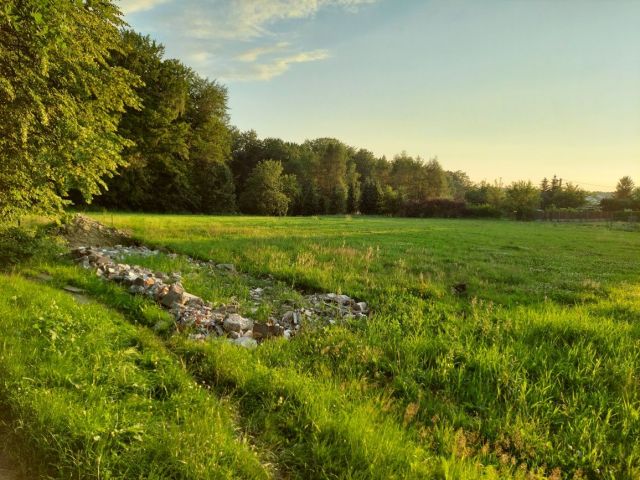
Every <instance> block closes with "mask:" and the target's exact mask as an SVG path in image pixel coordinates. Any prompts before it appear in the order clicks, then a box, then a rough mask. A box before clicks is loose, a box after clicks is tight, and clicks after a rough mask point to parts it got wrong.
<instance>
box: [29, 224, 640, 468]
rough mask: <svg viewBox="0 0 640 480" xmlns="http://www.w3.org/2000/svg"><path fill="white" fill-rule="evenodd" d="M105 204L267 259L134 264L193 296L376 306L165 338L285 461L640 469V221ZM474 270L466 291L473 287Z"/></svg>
mask: <svg viewBox="0 0 640 480" xmlns="http://www.w3.org/2000/svg"><path fill="white" fill-rule="evenodd" d="M97 218H100V219H101V220H103V221H105V223H107V224H110V223H111V222H112V221H113V223H114V225H115V226H117V227H121V228H126V229H131V230H132V231H133V233H134V234H135V235H136V236H137V237H138V238H140V239H142V240H144V241H145V242H147V243H149V244H154V245H162V246H168V247H170V248H171V249H173V250H176V251H179V252H183V253H188V254H190V255H193V256H196V257H200V258H203V259H213V260H215V261H217V262H225V263H227V262H228V263H235V264H236V265H237V266H238V267H239V268H240V270H241V271H244V272H249V273H250V274H253V275H244V274H239V275H230V274H226V273H223V272H219V271H217V270H210V271H209V270H207V269H198V268H195V267H193V265H191V264H190V263H189V262H186V261H185V259H184V258H183V257H178V258H170V257H168V256H166V255H159V256H157V257H148V258H131V259H129V261H130V262H132V263H134V262H135V263H140V264H144V265H147V266H148V267H150V268H153V269H157V270H163V271H180V272H181V273H182V274H183V279H184V284H185V286H186V287H187V289H188V290H189V291H192V292H194V293H197V294H198V295H201V296H203V297H204V298H206V299H207V300H211V301H213V302H220V303H227V302H230V301H234V302H237V304H238V305H239V308H240V309H241V311H243V312H245V313H247V312H248V311H249V309H250V307H251V304H250V302H249V297H248V292H249V289H250V288H252V287H255V286H264V285H267V284H268V285H270V286H271V287H272V293H271V294H270V296H268V298H267V305H266V306H265V311H264V312H263V313H264V315H268V311H269V309H271V308H277V305H278V303H279V302H282V301H295V300H296V298H298V297H299V293H298V292H296V291H295V290H292V288H291V287H292V286H294V287H305V288H314V289H321V290H327V291H328V290H331V291H341V292H344V293H347V294H349V295H353V296H356V297H358V298H361V299H364V300H366V301H367V302H369V303H370V304H371V305H372V308H373V315H372V317H371V318H370V319H369V320H368V321H367V322H360V323H351V324H348V325H339V326H334V327H331V328H328V329H325V330H322V331H319V330H314V329H310V330H308V331H307V333H306V334H304V335H301V336H300V337H297V338H296V339H295V340H294V341H290V342H286V341H273V342H268V343H265V344H263V345H262V346H261V347H260V348H259V349H257V350H254V351H246V350H242V349H238V348H235V347H234V346H232V345H227V344H225V343H224V342H222V343H220V342H217V341H216V342H212V343H206V344H198V343H194V342H191V341H189V340H186V339H185V338H184V336H182V335H181V334H176V335H169V336H167V333H166V330H160V331H162V332H163V333H162V338H164V339H165V343H164V348H166V349H168V351H170V352H171V354H172V355H173V356H174V358H175V359H176V362H182V363H184V365H185V367H186V369H187V371H188V373H189V374H190V375H191V376H192V377H193V379H194V380H197V381H198V382H200V384H203V383H202V382H204V385H205V386H206V389H208V392H209V393H208V395H209V396H210V397H211V399H212V401H220V400H217V399H224V402H228V404H229V405H230V406H232V407H233V409H234V410H235V411H236V417H235V421H236V422H237V425H238V426H239V428H240V429H241V430H242V431H243V432H244V435H245V436H246V437H247V438H250V439H251V440H252V442H251V443H252V444H253V445H254V448H255V451H257V452H258V453H259V458H260V459H262V461H263V463H265V462H266V463H267V464H270V465H273V469H274V470H273V471H274V472H277V475H284V476H285V477H287V476H288V477H291V478H412V477H414V478H425V477H426V478H429V477H436V478H438V477H440V478H481V477H486V478H507V477H515V478H538V477H547V476H551V477H552V478H565V477H566V478H572V477H575V478H581V477H580V476H582V477H583V478H636V477H637V476H638V475H640V470H639V468H640V445H639V442H638V438H640V388H639V385H640V383H639V382H640V380H639V377H638V372H639V370H640V348H639V347H640V327H639V318H640V304H639V302H640V237H639V236H638V234H637V232H630V231H626V230H621V229H616V228H610V226H608V225H606V224H597V225H596V224H588V225H569V224H561V225H553V224H539V223H528V224H520V223H512V222H502V221H489V222H477V221H469V222H466V221H444V220H406V219H385V218H357V217H356V218H338V217H334V218H331V217H330V218H318V219H314V218H305V219H302V218H288V219H274V218H252V217H203V216H159V215H158V216H153V215H118V214H113V215H112V216H111V214H109V215H108V216H107V217H105V216H97ZM22 271H23V273H24V274H29V273H30V274H35V273H36V272H41V271H46V272H48V273H49V274H51V275H52V276H53V279H52V280H51V281H50V282H49V283H50V284H51V285H52V286H58V287H61V286H63V285H64V284H67V283H72V284H74V285H78V286H81V287H83V288H85V289H86V290H87V292H88V294H89V295H91V296H92V297H93V298H96V299H99V300H100V301H101V302H104V303H105V304H108V305H109V306H111V307H112V308H114V309H116V310H118V311H119V312H122V313H123V314H124V315H125V316H126V318H127V319H128V320H129V321H132V322H136V323H141V324H142V325H146V326H149V327H150V328H153V327H154V326H157V325H158V323H161V322H162V321H163V314H162V312H160V311H159V310H157V309H156V308H155V307H153V306H152V305H151V304H150V303H149V302H147V301H145V300H142V299H140V298H137V297H131V296H129V295H128V294H127V293H125V292H124V291H123V290H121V289H120V288H119V287H117V286H114V285H108V284H105V283H104V282H102V281H100V280H99V279H97V278H96V277H95V276H93V275H91V273H90V272H87V271H82V270H81V269H78V268H76V267H72V266H70V265H65V264H64V262H62V263H61V262H60V261H59V260H53V258H50V259H46V260H45V261H36V262H33V263H32V264H31V265H30V266H29V267H28V268H26V269H25V267H23V268H22ZM266 274H271V275H273V276H274V277H276V278H279V279H281V280H282V283H278V282H276V283H273V282H272V281H270V280H268V279H267V278H266V277H265V275H266ZM456 283H465V284H466V285H467V290H466V292H464V293H462V294H456V293H454V292H453V290H452V286H453V285H454V284H456ZM155 330H156V331H159V330H158V329H157V328H156V329H155ZM169 333H170V332H169ZM191 428H193V427H189V428H188V429H185V430H184V432H188V431H190V429H191ZM228 441H229V442H230V443H229V444H230V445H234V443H233V442H235V441H236V439H229V440H228ZM230 448H231V447H230ZM203 468H204V467H203ZM267 471H268V469H267Z"/></svg>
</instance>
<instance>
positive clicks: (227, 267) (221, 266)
mask: <svg viewBox="0 0 640 480" xmlns="http://www.w3.org/2000/svg"><path fill="white" fill-rule="evenodd" d="M216 268H218V269H220V270H226V271H227V272H235V271H236V266H235V265H234V264H233V263H218V264H217V265H216Z"/></svg>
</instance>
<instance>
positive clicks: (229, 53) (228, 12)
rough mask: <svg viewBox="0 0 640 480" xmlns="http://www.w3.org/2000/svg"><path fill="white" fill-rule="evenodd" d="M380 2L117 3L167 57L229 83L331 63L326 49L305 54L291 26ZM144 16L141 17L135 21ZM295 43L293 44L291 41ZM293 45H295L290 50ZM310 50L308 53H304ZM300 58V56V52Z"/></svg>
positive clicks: (226, 0) (240, 0) (237, 0)
mask: <svg viewBox="0 0 640 480" xmlns="http://www.w3.org/2000/svg"><path fill="white" fill-rule="evenodd" d="M377 1H378V0H120V3H121V7H122V9H123V11H124V12H125V13H126V14H127V15H131V14H134V16H133V17H132V18H134V19H136V20H139V21H140V22H142V23H144V24H147V25H149V26H150V27H151V28H150V30H151V32H150V31H148V30H147V31H146V32H145V33H152V32H155V33H156V34H159V35H160V38H161V39H162V40H164V42H166V43H167V51H168V52H170V53H171V54H175V53H174V52H178V53H179V57H180V58H183V59H185V60H186V61H188V62H190V64H191V65H192V66H193V67H195V68H196V69H197V70H199V71H200V72H201V73H203V74H205V75H206V74H209V75H212V76H215V77H218V78H223V79H228V80H232V79H233V80H249V79H252V80H269V79H271V78H274V77H276V76H278V75H281V74H282V73H284V72H286V71H287V70H289V68H290V67H291V66H292V65H294V64H297V63H305V62H313V61H318V60H323V59H325V58H328V57H329V52H328V51H327V50H325V49H322V48H319V49H315V50H314V49H304V47H302V48H301V45H302V43H303V42H301V41H300V36H299V35H296V34H295V33H292V29H291V28H289V27H291V25H290V24H287V29H286V31H282V29H281V28H280V25H277V24H278V23H279V22H285V21H286V22H291V21H295V20H299V21H300V20H304V19H309V18H312V17H313V16H314V15H316V13H318V12H319V11H321V10H322V9H328V8H334V9H340V10H342V11H345V12H349V13H355V12H357V11H358V9H359V8H360V7H361V6H362V5H365V4H371V3H375V2H377ZM137 12H145V13H144V16H142V15H135V14H136V13H137ZM292 38H295V41H293V40H292ZM294 44H295V45H294ZM307 48H308V47H307ZM303 49H304V51H302V52H300V50H303Z"/></svg>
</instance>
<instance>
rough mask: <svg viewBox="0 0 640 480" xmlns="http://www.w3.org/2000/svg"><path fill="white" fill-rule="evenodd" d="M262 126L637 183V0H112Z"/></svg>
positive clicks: (589, 180)
mask: <svg viewBox="0 0 640 480" xmlns="http://www.w3.org/2000/svg"><path fill="white" fill-rule="evenodd" d="M120 5H121V7H122V9H123V11H124V13H125V19H126V20H127V21H128V22H129V23H130V25H131V26H132V27H133V28H135V29H136V30H137V31H140V32H142V33H145V34H149V35H151V36H152V37H153V38H155V39H157V40H159V41H161V42H162V43H164V44H165V46H166V52H167V56H168V57H173V58H179V59H180V60H182V61H183V62H184V63H186V64H187V65H189V66H191V67H193V68H194V69H195V70H196V71H198V72H199V73H200V74H202V75H204V76H208V77H210V78H215V79H218V80H219V81H220V82H222V83H224V84H225V85H227V87H228V89H229V97H230V98H229V107H230V114H231V120H232V123H233V124H235V125H236V126H238V127H239V128H240V129H242V130H247V129H254V130H256V131H257V132H258V134H259V135H260V136H261V137H267V136H273V137H280V138H283V139H285V140H292V141H298V142H300V141H304V140H305V139H307V138H316V137H323V136H331V137H336V138H339V139H341V140H342V141H344V142H346V143H348V144H350V145H353V146H356V147H364V148H368V149H369V150H372V151H373V152H374V153H375V154H377V155H387V157H389V158H391V157H393V155H395V154H397V153H400V152H401V151H403V150H406V151H407V153H409V154H411V155H420V156H422V157H423V158H430V157H433V156H437V157H438V158H439V159H440V161H441V162H442V164H443V165H444V166H445V168H447V169H451V170H458V169H460V170H464V171H466V172H468V173H469V175H470V176H471V178H472V179H474V180H482V179H488V180H493V179H495V178H502V179H503V180H504V181H506V182H509V181H511V180H515V179H521V178H524V179H532V180H534V181H536V182H537V181H539V179H540V178H541V177H542V176H552V175H553V174H557V175H558V176H561V177H563V178H565V179H568V180H572V181H574V182H577V183H580V184H582V185H583V186H584V187H586V188H588V189H593V190H597V189H611V188H613V187H614V186H615V183H616V180H617V179H618V178H619V177H621V176H622V175H631V176H632V177H634V178H635V179H636V182H637V183H640V27H639V26H640V0H637V1H625V0H615V1H614V0H611V1H606V0H600V1H582V0H555V1H544V0H529V1H514V0H499V1H498V0H482V1H480V0H467V1H458V0H447V1H445V0H441V1H428V0H423V1H418V0H297V1H294V0H253V1H251V0H236V1H222V0H121V2H120Z"/></svg>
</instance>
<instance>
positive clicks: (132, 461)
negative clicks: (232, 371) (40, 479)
mask: <svg viewBox="0 0 640 480" xmlns="http://www.w3.org/2000/svg"><path fill="white" fill-rule="evenodd" d="M0 290H1V291H2V292H3V295H2V296H0V328H1V329H2V331H3V335H2V340H0V399H1V402H2V405H4V406H5V407H7V409H8V412H9V416H10V417H11V420H12V421H11V425H12V427H13V428H14V431H15V438H16V441H17V443H16V445H17V446H18V447H19V448H20V449H21V450H22V452H21V453H22V455H21V457H22V458H29V459H32V464H31V468H32V469H33V470H35V472H36V473H37V474H39V475H45V474H46V475H50V476H53V477H56V478H105V479H106V478H157V479H160V478H164V479H166V478H176V479H182V478H184V479H218V478H269V477H270V476H271V473H272V472H270V471H269V469H268V468H267V467H265V466H264V465H263V464H262V463H261V461H260V459H259V457H258V455H257V454H256V452H255V451H253V450H252V448H251V447H250V445H249V444H248V443H247V441H246V440H245V439H243V438H241V437H239V436H238V431H237V427H236V426H235V424H234V422H233V418H232V414H231V411H230V409H229V408H228V407H227V406H226V405H225V404H224V403H221V402H220V401H218V400H217V399H216V397H214V396H212V395H210V394H207V392H205V391H204V390H203V389H201V388H199V387H198V386H197V385H196V384H195V382H194V381H193V379H192V378H191V377H190V376H189V375H188V374H187V373H186V372H185V370H184V368H182V366H181V365H180V363H179V362H178V361H177V360H176V358H175V357H174V356H173V355H172V354H170V353H169V352H168V351H167V350H166V349H165V348H164V346H163V345H162V343H161V341H160V340H159V339H158V338H156V337H155V336H154V335H153V334H152V333H151V332H150V331H148V330H146V329H143V328H141V327H135V326H133V325H131V324H129V323H128V322H127V321H126V320H125V319H124V318H123V317H122V316H121V315H120V314H118V313H116V312H114V311H113V310H110V309H107V308H105V307H104V306H102V305H100V304H89V305H82V306H80V305H78V304H77V303H76V302H75V301H74V299H73V298H72V297H71V296H70V295H67V294H65V293H62V292H60V291H57V290H55V289H53V288H50V287H48V286H44V285H39V284H36V283H34V282H32V281H28V280H25V279H24V278H21V277H19V276H17V275H7V276H0Z"/></svg>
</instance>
